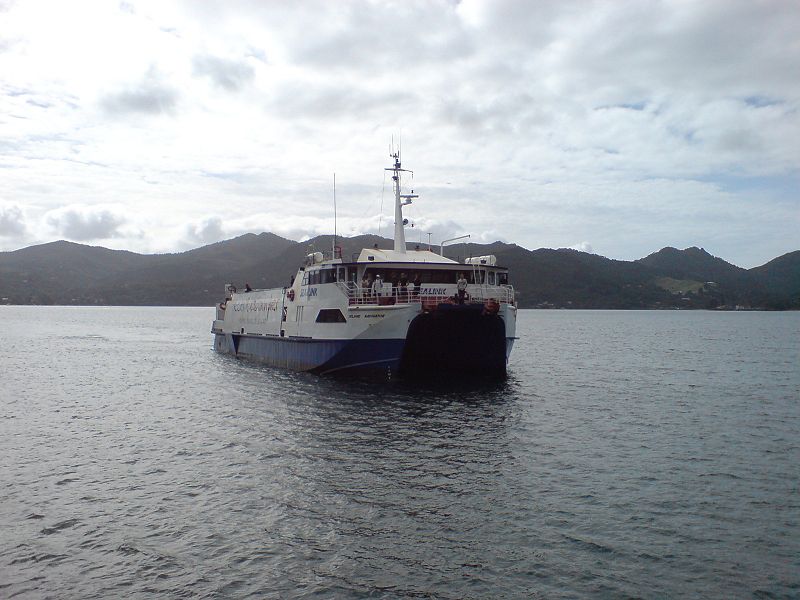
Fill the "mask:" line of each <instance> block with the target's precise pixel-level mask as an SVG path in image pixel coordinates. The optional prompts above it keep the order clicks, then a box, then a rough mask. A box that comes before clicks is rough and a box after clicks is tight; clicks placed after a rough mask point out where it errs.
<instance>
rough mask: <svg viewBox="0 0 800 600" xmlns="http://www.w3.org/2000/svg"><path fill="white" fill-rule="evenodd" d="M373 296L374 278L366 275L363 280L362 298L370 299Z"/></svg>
mask: <svg viewBox="0 0 800 600" xmlns="http://www.w3.org/2000/svg"><path fill="white" fill-rule="evenodd" d="M371 294H372V277H371V276H369V275H364V279H362V280H361V297H362V298H369V297H370V295H371Z"/></svg>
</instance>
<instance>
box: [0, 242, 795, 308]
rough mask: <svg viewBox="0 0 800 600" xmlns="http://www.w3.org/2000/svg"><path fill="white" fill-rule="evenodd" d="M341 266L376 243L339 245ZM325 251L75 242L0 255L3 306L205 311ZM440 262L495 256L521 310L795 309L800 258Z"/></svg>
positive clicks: (679, 254)
mask: <svg viewBox="0 0 800 600" xmlns="http://www.w3.org/2000/svg"><path fill="white" fill-rule="evenodd" d="M337 243H338V244H339V245H341V246H342V247H343V255H344V257H345V258H346V259H347V258H349V257H352V256H354V255H356V254H357V253H358V252H359V251H360V250H361V248H370V247H372V246H373V245H374V244H379V245H380V246H381V247H384V248H386V247H389V248H390V247H391V246H392V242H391V241H390V240H387V239H384V238H379V237H376V236H358V237H354V238H338V239H337ZM330 247H331V237H330V236H320V237H317V238H314V239H313V240H309V241H306V242H294V241H291V240H287V239H284V238H282V237H279V236H277V235H274V234H271V233H261V234H259V235H256V234H246V235H243V236H240V237H237V238H233V239H230V240H225V241H222V242H218V243H215V244H210V245H208V246H203V247H202V248H196V249H194V250H189V251H187V252H181V253H177V254H136V253H133V252H126V251H121V250H109V249H107V248H100V247H95V246H86V245H82V244H75V243H72V242H65V241H60V242H52V243H49V244H42V245H39V246H31V247H29V248H23V249H21V250H16V251H14V252H0V302H2V303H4V304H75V305H87V304H101V305H161V306H210V305H213V304H215V303H217V302H218V301H219V300H220V299H221V297H222V290H223V286H224V284H225V283H226V282H234V283H236V284H238V285H242V284H243V283H244V282H245V281H247V282H250V283H251V284H252V285H253V287H275V286H281V285H287V284H288V282H289V279H290V277H291V276H292V275H293V274H294V273H295V272H296V269H297V267H298V265H299V264H300V263H301V261H302V260H303V258H304V257H305V255H306V254H307V253H308V252H310V251H312V250H323V249H328V248H330ZM445 254H446V255H447V256H449V257H452V258H457V259H463V258H465V257H468V256H479V255H484V254H494V255H496V256H497V259H498V263H499V264H501V265H503V266H506V267H509V268H510V270H511V281H512V283H513V284H514V287H515V289H516V290H517V292H518V301H519V305H520V306H521V307H523V308H531V307H542V308H675V307H678V308H734V307H737V306H738V307H740V308H742V307H744V308H766V309H790V308H792V309H800V251H795V252H790V253H788V254H785V255H783V256H780V257H778V258H776V259H774V260H772V261H770V262H768V263H766V264H765V265H762V266H760V267H756V268H753V269H742V268H740V267H737V266H735V265H732V264H730V263H728V262H726V261H724V260H722V259H721V258H717V257H714V256H711V255H710V254H708V253H707V252H706V251H705V250H703V249H702V248H686V249H684V250H678V249H676V248H664V249H662V250H659V251H658V252H655V253H653V254H651V255H649V256H647V257H644V258H642V259H639V260H636V261H620V260H611V259H608V258H604V257H602V256H598V255H595V254H588V253H585V252H578V251H576V250H567V249H560V250H551V249H546V248H541V249H539V250H526V249H525V248H522V247H520V246H517V245H515V244H505V243H502V242H495V243H493V244H461V245H456V246H449V247H447V248H446V249H445Z"/></svg>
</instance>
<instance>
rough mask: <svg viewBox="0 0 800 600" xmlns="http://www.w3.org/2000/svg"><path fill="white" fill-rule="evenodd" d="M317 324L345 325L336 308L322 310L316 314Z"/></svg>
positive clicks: (342, 316) (340, 312) (340, 313)
mask: <svg viewBox="0 0 800 600" xmlns="http://www.w3.org/2000/svg"><path fill="white" fill-rule="evenodd" d="M317 323H347V319H345V318H344V315H343V314H342V311H340V310H339V309H338V308H323V309H322V310H320V311H319V313H318V314H317Z"/></svg>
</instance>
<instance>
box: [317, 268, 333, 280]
mask: <svg viewBox="0 0 800 600" xmlns="http://www.w3.org/2000/svg"><path fill="white" fill-rule="evenodd" d="M335 282H336V269H322V270H321V271H320V272H319V283H335Z"/></svg>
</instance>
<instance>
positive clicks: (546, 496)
mask: <svg viewBox="0 0 800 600" xmlns="http://www.w3.org/2000/svg"><path fill="white" fill-rule="evenodd" d="M0 318H1V319H2V322H3V325H4V327H3V335H2V340H3V343H2V345H1V346H0V419H1V420H0V423H1V427H2V429H1V430H0V597H2V598H82V599H83V598H115V597H132V598H136V597H148V598H152V597H163V598H195V597H197V598H247V597H249V598H307V597H320V598H334V597H335V598H402V597H412V598H595V597H608V598H623V597H625V598H679V597H706V598H753V597H756V598H797V597H800V526H799V525H798V521H799V520H800V493H798V492H799V491H800V490H799V489H798V487H799V486H800V313H708V312H683V311H680V312H677V311H676V312H666V311H665V312H624V311H620V312H614V311H607V312H606V311H520V318H519V333H520V336H521V339H520V340H519V341H518V343H517V345H516V347H515V349H514V352H513V354H512V361H511V365H510V370H509V376H508V378H507V380H505V381H502V382H494V383H476V382H469V381H450V380H444V379H443V380H442V381H439V382H436V383H435V384H434V383H427V384H412V383H407V382H399V381H393V382H388V383H385V384H376V383H374V382H372V383H370V382H358V381H341V380H330V379H324V378H319V377H316V376H310V375H305V374H297V373H289V372H283V371H279V370H273V369H269V368H265V367H263V366H258V365H254V364H248V363H244V362H240V361H237V360H235V359H232V358H230V357H226V356H219V355H216V354H215V353H213V352H212V351H211V350H210V348H211V335H210V333H209V328H210V323H211V319H212V318H213V310H211V309H195V308H79V307H0Z"/></svg>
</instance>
